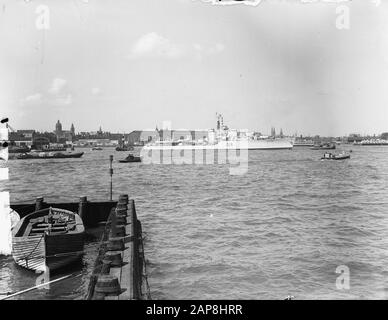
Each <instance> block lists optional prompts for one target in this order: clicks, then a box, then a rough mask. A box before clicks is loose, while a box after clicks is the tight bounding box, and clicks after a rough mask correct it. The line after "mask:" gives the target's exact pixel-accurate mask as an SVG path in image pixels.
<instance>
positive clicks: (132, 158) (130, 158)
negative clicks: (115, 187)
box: [119, 153, 141, 163]
mask: <svg viewBox="0 0 388 320" xmlns="http://www.w3.org/2000/svg"><path fill="white" fill-rule="evenodd" d="M119 162H121V163H127V162H141V158H140V157H136V156H134V155H133V154H131V153H130V154H129V155H128V156H127V157H126V158H125V159H123V160H119Z"/></svg>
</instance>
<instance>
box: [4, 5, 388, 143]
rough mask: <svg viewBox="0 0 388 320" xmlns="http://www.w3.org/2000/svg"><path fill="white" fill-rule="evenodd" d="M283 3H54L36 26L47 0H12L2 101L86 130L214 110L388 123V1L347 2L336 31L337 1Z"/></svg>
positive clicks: (247, 122) (266, 127) (331, 130)
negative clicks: (345, 19) (344, 23)
mask: <svg viewBox="0 0 388 320" xmlns="http://www.w3.org/2000/svg"><path fill="white" fill-rule="evenodd" d="M279 3H280V1H266V2H262V3H261V4H260V5H259V6H256V7H251V6H212V5H210V4H207V3H202V2H200V1H189V0H187V1H186V0H173V1H169V2H168V3H163V4H161V3H159V2H157V1H149V2H146V3H130V2H125V1H117V2H116V3H115V6H112V5H109V4H107V3H103V2H102V3H99V2H94V1H93V2H92V1H89V2H79V3H78V2H77V4H75V3H67V2H63V1H52V2H49V3H47V6H48V8H49V10H50V11H49V12H50V28H49V29H48V30H39V29H37V28H36V27H35V23H36V18H37V14H36V12H35V10H36V8H37V6H38V4H35V3H33V2H14V1H4V5H3V10H2V12H0V15H1V16H2V23H1V29H0V30H1V31H0V40H1V41H0V67H1V70H2V73H1V74H0V86H1V87H2V88H3V89H2V90H1V92H0V105H1V106H2V108H1V111H2V113H4V116H8V117H9V118H10V121H11V122H10V123H11V125H12V126H13V127H14V128H16V129H17V128H36V129H37V130H40V131H51V130H52V125H51V123H53V122H56V121H57V120H58V117H59V118H61V119H62V123H63V124H64V126H66V124H67V123H68V124H69V125H70V124H71V123H72V122H73V123H74V125H75V127H76V128H82V130H83V131H94V130H95V127H96V126H97V127H99V126H102V127H103V128H105V130H107V131H111V132H124V131H125V132H127V131H131V130H145V129H149V128H155V126H159V127H161V125H162V123H163V121H166V120H167V121H171V123H172V127H173V128H187V129H196V128H204V129H205V128H214V127H215V113H216V112H220V113H222V114H223V115H224V118H225V123H226V124H228V125H229V126H230V127H231V128H240V129H248V130H252V131H253V130H255V131H259V132H262V133H270V130H271V128H272V127H275V128H277V130H280V128H282V129H283V131H284V132H285V133H287V134H294V133H295V132H297V133H298V134H303V135H322V136H344V135H348V134H351V133H360V134H363V135H367V134H369V135H373V134H381V133H382V132H386V131H388V128H387V126H386V120H387V118H388V117H387V107H386V106H387V105H388V91H387V90H385V89H384V84H385V83H387V82H388V72H387V71H388V38H387V36H385V35H386V34H388V21H386V19H383V17H384V16H385V15H386V14H387V13H388V4H386V3H381V4H380V5H379V6H378V7H376V6H374V5H372V4H371V3H369V2H365V1H353V2H351V3H347V6H348V7H349V9H350V11H351V25H350V29H349V30H338V29H337V28H336V25H335V21H336V17H337V14H336V6H337V5H336V4H327V3H326V4H322V3H321V4H317V3H315V4H301V3H298V2H297V1H295V2H294V3H288V4H284V5H283V4H282V5H281V6H280V5H279ZM237 18H238V24H236V23H235V21H236V19H237ZM275 18H276V19H275ZM171 19H174V24H172V23H169V22H170V21H171ZM361 75H362V76H361Z"/></svg>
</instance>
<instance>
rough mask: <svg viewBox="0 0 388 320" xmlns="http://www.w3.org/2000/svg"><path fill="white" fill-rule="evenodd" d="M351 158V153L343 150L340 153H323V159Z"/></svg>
mask: <svg viewBox="0 0 388 320" xmlns="http://www.w3.org/2000/svg"><path fill="white" fill-rule="evenodd" d="M345 159H350V154H346V153H345V152H341V153H340V154H333V153H331V152H326V153H324V154H323V157H322V158H321V160H345Z"/></svg>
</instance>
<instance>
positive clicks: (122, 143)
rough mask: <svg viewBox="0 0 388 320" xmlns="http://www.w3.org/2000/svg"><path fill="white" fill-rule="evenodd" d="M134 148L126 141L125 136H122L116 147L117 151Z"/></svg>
mask: <svg viewBox="0 0 388 320" xmlns="http://www.w3.org/2000/svg"><path fill="white" fill-rule="evenodd" d="M132 150H134V148H133V147H132V146H130V145H129V144H128V143H125V137H124V136H122V137H121V138H120V139H119V145H118V146H117V147H116V151H132Z"/></svg>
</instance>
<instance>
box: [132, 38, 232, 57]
mask: <svg viewBox="0 0 388 320" xmlns="http://www.w3.org/2000/svg"><path fill="white" fill-rule="evenodd" d="M224 49H225V46H224V45H223V44H221V43H217V44H215V45H201V44H193V45H184V44H179V43H174V42H173V41H171V40H169V39H167V38H165V37H163V36H161V35H159V34H157V33H156V32H151V33H148V34H145V35H143V36H141V37H140V38H139V39H138V40H137V41H136V42H135V44H134V45H133V47H132V50H131V53H130V55H129V57H130V58H142V57H147V58H156V57H162V58H169V59H174V58H181V57H184V56H186V57H190V56H191V57H200V58H202V57H203V56H205V55H214V54H218V53H220V52H222V51H223V50H224Z"/></svg>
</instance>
